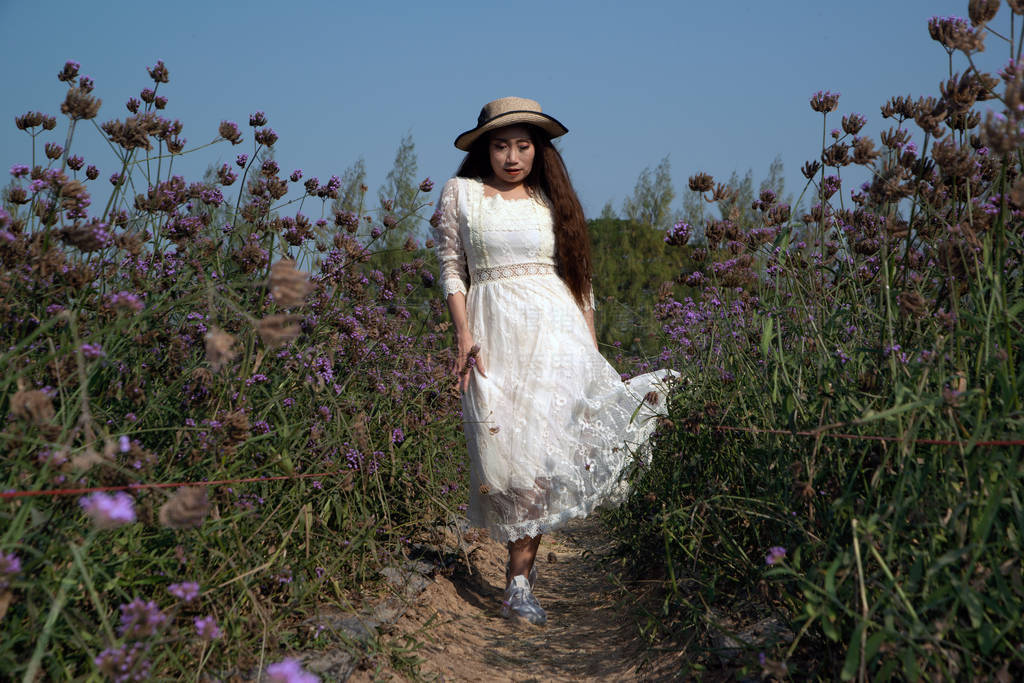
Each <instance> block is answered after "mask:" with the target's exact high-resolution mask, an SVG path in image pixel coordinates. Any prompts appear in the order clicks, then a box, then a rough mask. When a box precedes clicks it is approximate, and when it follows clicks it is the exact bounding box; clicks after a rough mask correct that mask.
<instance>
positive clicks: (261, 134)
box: [255, 128, 277, 147]
mask: <svg viewBox="0 0 1024 683" xmlns="http://www.w3.org/2000/svg"><path fill="white" fill-rule="evenodd" d="M255 138H256V142H258V143H259V144H261V145H266V146H267V147H273V146H274V143H275V142H277V133H275V132H274V129H273V128H260V129H259V130H258V131H256V135H255Z"/></svg>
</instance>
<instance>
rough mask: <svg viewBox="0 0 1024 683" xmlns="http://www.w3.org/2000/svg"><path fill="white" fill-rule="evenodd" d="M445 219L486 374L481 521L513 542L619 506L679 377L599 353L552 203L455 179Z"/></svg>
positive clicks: (477, 509)
mask: <svg viewBox="0 0 1024 683" xmlns="http://www.w3.org/2000/svg"><path fill="white" fill-rule="evenodd" d="M440 212H441V220H440V222H439V223H438V225H437V227H436V228H435V238H436V243H437V246H436V248H437V256H438V260H439V261H440V268H441V278H440V279H441V286H442V289H443V291H444V296H445V298H446V299H447V297H448V295H449V294H451V293H453V292H463V293H466V313H467V317H468V321H469V329H470V331H471V332H472V334H473V339H474V341H475V342H476V343H477V344H478V345H479V346H480V360H481V362H482V364H483V366H484V371H485V372H486V373H487V376H486V377H481V376H480V375H479V373H476V372H474V373H472V377H471V379H470V382H469V388H468V390H467V391H466V392H465V393H464V394H463V396H462V413H463V427H464V430H465V434H466V445H467V447H468V450H469V458H470V505H469V521H470V523H471V524H472V525H473V526H477V527H486V528H487V529H488V530H489V531H490V533H491V537H492V538H494V539H495V540H497V541H499V542H502V543H504V542H506V541H510V540H515V539H518V538H522V537H523V536H536V535H537V534H539V533H543V532H547V531H550V530H552V529H555V528H557V527H558V526H560V525H561V524H563V523H564V522H566V521H568V520H569V519H571V518H573V517H579V516H583V515H587V514H589V513H590V512H591V511H592V510H593V509H594V508H595V507H597V506H598V505H601V504H605V503H617V502H620V501H621V500H622V498H623V497H624V495H625V493H626V486H625V485H624V481H623V476H622V475H623V474H624V473H625V472H626V471H627V470H628V469H629V467H630V466H631V465H632V464H634V462H635V461H636V459H637V458H638V457H644V456H645V454H646V451H647V450H648V449H647V448H646V442H647V441H648V439H649V438H650V435H651V433H652V432H653V430H654V427H655V426H656V423H657V420H656V419H654V418H655V417H656V416H657V415H659V414H661V415H664V414H665V413H666V409H665V396H666V393H667V389H668V386H667V383H666V381H665V380H668V379H669V378H670V377H671V376H672V375H675V374H677V373H674V372H673V371H660V372H657V373H654V372H652V373H647V374H644V375H640V376H638V377H634V378H632V379H630V380H628V381H627V382H623V381H622V380H621V379H620V377H619V374H618V373H617V372H616V371H615V369H614V368H613V367H612V366H611V365H610V364H609V363H608V361H606V360H605V359H604V357H603V356H602V355H601V354H600V353H599V352H598V351H597V350H596V349H595V348H594V345H593V342H592V341H591V337H590V330H589V328H588V327H587V323H586V319H585V318H584V314H583V311H582V310H581V309H580V307H579V306H578V305H577V304H576V301H575V299H574V298H573V296H572V294H571V293H570V292H569V288H568V287H567V286H566V285H565V283H564V282H563V281H562V279H561V278H559V277H558V275H556V274H555V265H554V264H555V236H554V232H553V230H552V219H551V212H550V210H549V209H548V207H547V203H546V199H545V198H543V197H542V198H540V199H539V200H537V199H514V200H509V199H504V198H503V197H501V195H494V196H491V197H485V196H484V185H483V183H482V182H481V181H480V180H475V179H468V178H452V179H451V180H449V181H448V182H447V183H446V184H445V186H444V190H443V191H442V193H441V203H440ZM590 305H591V306H592V305H593V297H592V296H591V299H590ZM650 392H653V393H650ZM649 393H650V395H648V394H649Z"/></svg>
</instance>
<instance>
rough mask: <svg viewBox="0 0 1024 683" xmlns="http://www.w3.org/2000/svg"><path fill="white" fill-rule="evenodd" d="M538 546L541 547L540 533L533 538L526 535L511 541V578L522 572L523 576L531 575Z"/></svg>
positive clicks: (509, 545)
mask: <svg viewBox="0 0 1024 683" xmlns="http://www.w3.org/2000/svg"><path fill="white" fill-rule="evenodd" d="M538 548H540V534H537V535H536V536H534V537H533V538H530V537H529V536H524V537H523V538H520V539H517V540H515V541H509V544H508V558H509V566H510V568H511V571H510V572H509V580H511V577H513V576H516V575H517V574H521V575H523V576H529V575H530V570H531V569H532V568H533V561H534V560H535V559H536V558H537V549H538Z"/></svg>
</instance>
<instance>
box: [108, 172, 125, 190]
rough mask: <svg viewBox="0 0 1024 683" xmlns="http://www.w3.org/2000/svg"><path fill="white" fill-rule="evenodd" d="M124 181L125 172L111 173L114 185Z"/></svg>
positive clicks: (111, 182) (111, 180)
mask: <svg viewBox="0 0 1024 683" xmlns="http://www.w3.org/2000/svg"><path fill="white" fill-rule="evenodd" d="M123 182H124V175H123V174H121V173H111V174H110V184H111V185H113V186H114V187H117V186H118V185H120V184H121V183H123Z"/></svg>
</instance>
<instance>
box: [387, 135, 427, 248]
mask: <svg viewBox="0 0 1024 683" xmlns="http://www.w3.org/2000/svg"><path fill="white" fill-rule="evenodd" d="M416 173H417V161H416V143H414V142H413V140H412V134H411V133H407V134H406V135H404V136H402V139H401V141H400V142H399V143H398V150H396V151H395V163H394V165H393V166H392V167H391V170H390V171H388V175H387V179H386V180H385V181H384V184H383V185H382V186H381V188H380V189H379V190H378V191H377V198H378V200H379V201H380V206H381V207H382V208H384V209H385V210H387V211H390V212H391V213H393V214H394V215H395V216H396V217H398V218H400V219H405V221H406V225H405V226H404V227H403V229H402V230H399V231H396V232H395V234H394V236H393V237H389V238H388V241H389V244H388V246H389V247H393V246H396V244H393V243H392V242H394V243H400V242H403V241H405V237H406V236H407V235H414V234H416V230H417V228H418V222H417V221H418V218H417V217H416V208H417V202H418V201H419V196H418V195H419V181H418V180H417V178H416Z"/></svg>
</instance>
